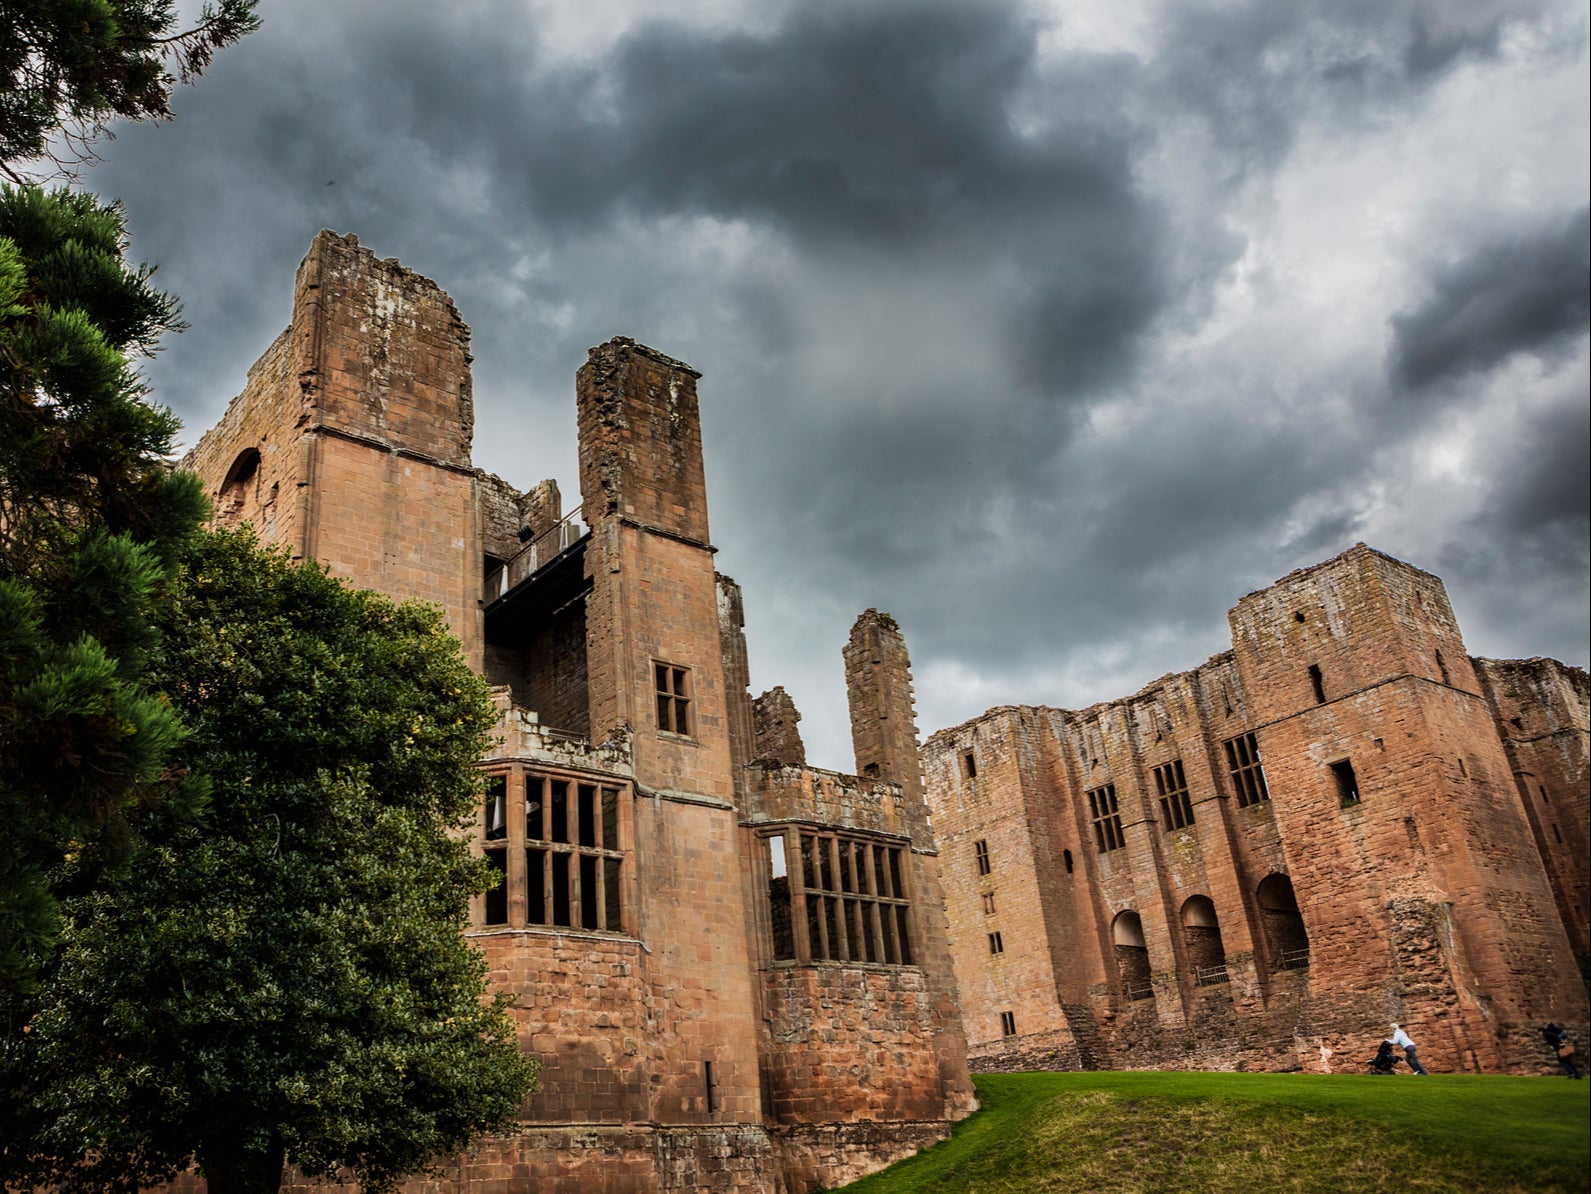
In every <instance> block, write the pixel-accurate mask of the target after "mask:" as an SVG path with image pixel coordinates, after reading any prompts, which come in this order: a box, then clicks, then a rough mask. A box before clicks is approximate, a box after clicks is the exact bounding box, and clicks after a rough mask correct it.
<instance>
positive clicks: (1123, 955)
mask: <svg viewBox="0 0 1591 1194" xmlns="http://www.w3.org/2000/svg"><path fill="white" fill-rule="evenodd" d="M1110 935H1111V940H1112V941H1114V942H1115V944H1116V976H1117V977H1118V978H1119V979H1120V980H1121V993H1122V995H1123V996H1124V997H1126V998H1127V999H1153V998H1154V994H1155V988H1154V984H1153V983H1151V982H1150V981H1149V947H1148V946H1147V945H1145V944H1144V922H1143V921H1142V920H1141V919H1140V918H1139V916H1138V914H1137V913H1136V912H1133V911H1132V910H1131V909H1129V910H1128V911H1126V912H1122V913H1120V914H1118V915H1117V917H1116V919H1115V920H1113V921H1112V922H1111V925H1110Z"/></svg>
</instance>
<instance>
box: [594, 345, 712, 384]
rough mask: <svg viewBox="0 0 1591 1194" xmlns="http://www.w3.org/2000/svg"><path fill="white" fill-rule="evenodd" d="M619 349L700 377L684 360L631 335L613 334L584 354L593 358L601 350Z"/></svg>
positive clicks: (698, 372) (612, 350) (616, 350)
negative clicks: (660, 350)
mask: <svg viewBox="0 0 1591 1194" xmlns="http://www.w3.org/2000/svg"><path fill="white" fill-rule="evenodd" d="M621 349H622V350H628V351H630V352H633V353H635V354H636V355H637V356H643V357H646V358H647V359H648V360H651V361H656V362H657V363H658V364H659V365H662V366H663V367H664V368H666V369H677V370H679V371H680V372H681V373H689V374H690V375H691V376H692V377H694V378H697V379H700V378H701V372H700V371H699V370H697V369H693V368H691V366H689V365H687V364H686V363H685V362H684V361H681V360H678V359H676V358H675V357H671V356H669V355H668V354H666V353H661V352H659V351H658V350H657V349H655V348H651V347H649V346H648V345H645V344H642V343H641V342H640V341H638V340H636V339H635V338H634V337H631V336H614V337H613V338H612V339H610V340H608V341H607V343H605V344H598V345H597V346H596V347H595V348H592V349H588V350H587V354H586V355H587V356H588V357H591V358H595V357H596V355H597V354H598V353H600V352H603V351H604V350H606V351H610V352H618V351H620V350H621Z"/></svg>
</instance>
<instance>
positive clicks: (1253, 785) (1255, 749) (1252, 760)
mask: <svg viewBox="0 0 1591 1194" xmlns="http://www.w3.org/2000/svg"><path fill="white" fill-rule="evenodd" d="M1222 745H1223V746H1225V747H1226V765H1227V770H1228V774H1229V775H1230V776H1231V777H1232V789H1233V791H1235V792H1236V793H1237V806H1238V807H1239V808H1247V807H1248V806H1249V805H1251V804H1259V803H1260V802H1261V801H1264V800H1269V799H1270V798H1271V793H1270V789H1268V788H1267V787H1266V786H1265V769H1264V768H1263V767H1262V766H1261V765H1260V744H1259V740H1258V739H1257V738H1255V736H1254V735H1253V734H1252V733H1249V734H1240V735H1239V736H1238V737H1236V738H1229V739H1227V740H1226V742H1224V743H1222Z"/></svg>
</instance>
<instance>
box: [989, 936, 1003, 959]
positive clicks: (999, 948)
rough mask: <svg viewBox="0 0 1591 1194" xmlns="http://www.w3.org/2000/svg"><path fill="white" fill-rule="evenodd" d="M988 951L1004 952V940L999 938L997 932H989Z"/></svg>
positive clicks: (994, 952) (993, 952)
mask: <svg viewBox="0 0 1591 1194" xmlns="http://www.w3.org/2000/svg"><path fill="white" fill-rule="evenodd" d="M989 952H990V953H992V954H1003V953H1005V941H1004V940H1003V939H1002V938H1001V936H1000V934H999V933H990V934H989Z"/></svg>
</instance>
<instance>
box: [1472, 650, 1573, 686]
mask: <svg viewBox="0 0 1591 1194" xmlns="http://www.w3.org/2000/svg"><path fill="white" fill-rule="evenodd" d="M1469 658H1470V662H1471V663H1473V664H1477V665H1479V664H1484V665H1486V666H1487V667H1505V668H1515V669H1525V668H1541V667H1553V668H1557V669H1558V670H1560V671H1561V672H1563V673H1564V674H1565V675H1566V676H1568V677H1569V679H1570V680H1571V681H1572V682H1573V683H1574V684H1575V685H1576V686H1578V687H1581V688H1584V687H1587V686H1591V672H1587V671H1586V669H1585V668H1583V667H1576V666H1575V665H1574V664H1572V663H1565V662H1564V661H1563V660H1561V659H1554V658H1553V657H1552V656H1550V655H1531V656H1527V657H1526V658H1524V659H1493V658H1491V657H1490V656H1487V655H1471V656H1470V657H1469Z"/></svg>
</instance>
